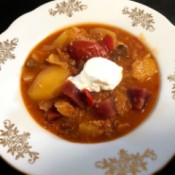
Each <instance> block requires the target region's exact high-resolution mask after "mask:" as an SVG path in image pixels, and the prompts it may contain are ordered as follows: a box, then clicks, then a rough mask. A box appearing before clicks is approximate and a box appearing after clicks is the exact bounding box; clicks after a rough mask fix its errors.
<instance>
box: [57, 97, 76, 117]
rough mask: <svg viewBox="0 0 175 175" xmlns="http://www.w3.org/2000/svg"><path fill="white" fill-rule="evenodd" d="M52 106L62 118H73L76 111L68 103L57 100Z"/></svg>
mask: <svg viewBox="0 0 175 175" xmlns="http://www.w3.org/2000/svg"><path fill="white" fill-rule="evenodd" d="M54 106H55V107H56V109H57V111H58V112H59V113H60V114H61V115H62V116H64V117H75V115H76V113H77V110H76V108H75V107H74V106H72V105H71V104H70V103H69V102H68V101H65V100H58V101H56V102H55V104H54Z"/></svg>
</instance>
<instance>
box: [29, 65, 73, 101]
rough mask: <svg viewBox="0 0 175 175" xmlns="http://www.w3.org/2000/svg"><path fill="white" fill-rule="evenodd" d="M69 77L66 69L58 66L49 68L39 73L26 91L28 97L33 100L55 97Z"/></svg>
mask: <svg viewBox="0 0 175 175" xmlns="http://www.w3.org/2000/svg"><path fill="white" fill-rule="evenodd" d="M69 75H70V73H69V70H68V69H63V68H61V67H59V66H49V67H47V68H46V69H44V70H43V71H41V72H40V73H39V74H38V75H37V77H36V78H35V79H34V81H33V83H32V84H31V86H30V87H29V89H28V95H29V97H30V98H32V99H33V100H36V101H39V100H47V99H51V98H54V97H56V96H57V95H59V93H60V88H61V86H62V84H63V83H64V82H65V80H66V78H67V77H68V76H69Z"/></svg>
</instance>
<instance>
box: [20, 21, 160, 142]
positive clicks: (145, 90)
mask: <svg viewBox="0 0 175 175" xmlns="http://www.w3.org/2000/svg"><path fill="white" fill-rule="evenodd" d="M159 86H160V74H159V69H158V64H157V62H156V59H155V58H154V56H153V55H152V53H151V52H150V50H149V49H148V48H147V47H146V46H145V45H144V44H143V43H142V42H141V41H140V40H139V39H138V38H136V37H135V36H133V35H132V34H130V33H128V32H126V31H124V30H121V29H119V28H116V27H114V26H109V25H105V24H81V25H76V26H71V27H67V28H64V29H62V30H59V31H57V32H55V33H53V34H51V35H49V36H48V37H46V38H45V39H44V40H42V41H41V42H40V43H39V44H38V45H37V46H36V47H34V48H33V50H32V51H31V52H30V54H29V55H28V57H27V58H26V60H25V63H24V66H23V68H22V74H21V93H22V97H23V100H24V103H25V106H26V108H27V109H28V111H29V113H30V114H31V116H32V117H33V119H34V120H35V121H36V122H37V123H39V124H40V125H41V126H42V127H43V128H45V129H46V130H48V131H50V132H52V133H53V134H55V135H57V136H58V137H60V138H63V139H65V140H68V141H72V142H79V143H97V142H104V141H109V140H113V139H117V138H119V137H121V136H123V135H125V134H127V133H129V132H130V131H132V130H133V129H135V128H136V127H137V126H139V125H140V124H141V123H142V122H143V121H144V120H145V119H146V118H147V117H148V116H149V114H150V113H151V111H152V110H153V109H154V107H155V104H156V101H157V98H158V93H159Z"/></svg>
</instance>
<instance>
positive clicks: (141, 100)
mask: <svg viewBox="0 0 175 175" xmlns="http://www.w3.org/2000/svg"><path fill="white" fill-rule="evenodd" d="M127 92H128V96H129V98H130V101H131V104H132V107H133V108H135V109H139V110H142V109H143V108H144V106H145V105H146V104H147V102H148V100H149V99H150V97H151V93H150V92H149V91H148V90H147V89H146V88H138V87H130V88H128V89H127Z"/></svg>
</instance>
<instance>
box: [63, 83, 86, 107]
mask: <svg viewBox="0 0 175 175" xmlns="http://www.w3.org/2000/svg"><path fill="white" fill-rule="evenodd" d="M61 92H62V93H63V94H64V95H66V96H67V97H69V98H70V99H71V100H72V101H73V102H74V103H76V104H77V105H78V106H79V107H81V108H83V107H84V102H83V97H82V93H81V91H80V90H79V89H78V88H77V87H76V86H75V85H74V84H73V83H72V82H71V81H69V80H68V81H66V82H65V83H64V84H63V86H62V88H61Z"/></svg>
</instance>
